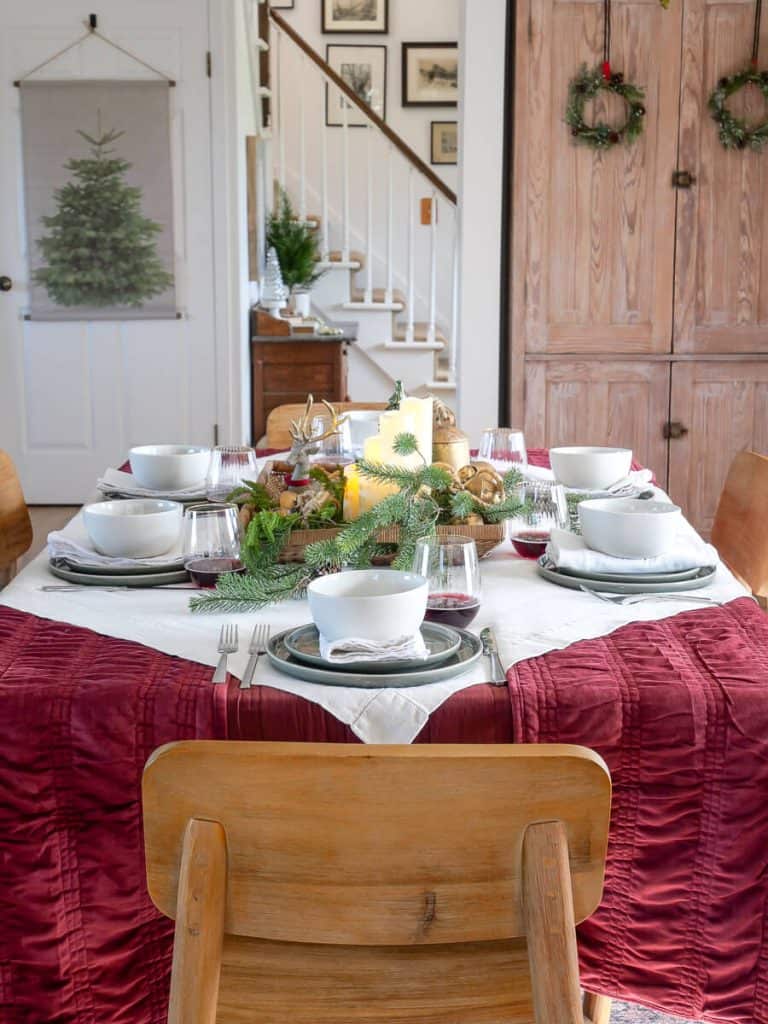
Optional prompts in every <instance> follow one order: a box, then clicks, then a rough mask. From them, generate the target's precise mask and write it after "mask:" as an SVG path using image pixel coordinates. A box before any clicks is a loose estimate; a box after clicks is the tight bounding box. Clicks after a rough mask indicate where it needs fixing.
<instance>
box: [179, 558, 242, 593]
mask: <svg viewBox="0 0 768 1024" xmlns="http://www.w3.org/2000/svg"><path fill="white" fill-rule="evenodd" d="M185 569H186V570H187V572H188V573H189V575H190V576H191V577H192V579H193V580H194V581H195V583H196V584H197V585H198V587H205V588H210V587H215V586H216V584H217V582H218V579H219V576H224V575H225V574H226V573H230V572H234V573H243V572H245V566H244V565H243V563H242V562H241V561H240V559H239V558H193V559H192V560H190V561H189V562H187V564H186V566H185Z"/></svg>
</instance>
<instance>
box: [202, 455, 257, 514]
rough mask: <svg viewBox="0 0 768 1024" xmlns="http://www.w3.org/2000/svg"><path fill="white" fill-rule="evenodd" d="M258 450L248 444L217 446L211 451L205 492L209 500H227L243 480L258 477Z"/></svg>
mask: <svg viewBox="0 0 768 1024" xmlns="http://www.w3.org/2000/svg"><path fill="white" fill-rule="evenodd" d="M257 470H258V462H257V459H256V452H255V451H254V450H253V448H249V447H248V446H247V445H230V446H221V445H219V446H217V447H216V448H214V449H213V450H212V451H211V461H210V464H209V466H208V477H207V479H206V481H205V494H206V497H207V498H208V499H209V501H226V499H227V497H228V496H229V495H230V494H231V493H232V491H234V489H235V488H236V487H240V485H241V484H242V482H243V480H253V479H255V478H256V474H257Z"/></svg>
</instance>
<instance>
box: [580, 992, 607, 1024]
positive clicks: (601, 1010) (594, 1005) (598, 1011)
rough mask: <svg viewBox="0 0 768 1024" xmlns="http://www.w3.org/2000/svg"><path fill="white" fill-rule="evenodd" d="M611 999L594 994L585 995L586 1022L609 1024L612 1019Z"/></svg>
mask: <svg viewBox="0 0 768 1024" xmlns="http://www.w3.org/2000/svg"><path fill="white" fill-rule="evenodd" d="M611 1003H612V1000H611V997H610V996H597V995H595V994H594V993H593V992H585V993H584V1020H585V1024H586V1021H587V1020H590V1021H591V1022H592V1024H609V1021H610V1019H611Z"/></svg>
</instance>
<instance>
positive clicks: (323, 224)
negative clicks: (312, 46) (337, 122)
mask: <svg viewBox="0 0 768 1024" xmlns="http://www.w3.org/2000/svg"><path fill="white" fill-rule="evenodd" d="M323 88H324V89H325V93H326V97H327V100H326V102H327V103H328V105H330V88H331V87H330V85H328V84H327V83H324V84H323ZM326 102H323V101H321V103H320V193H321V197H320V201H321V209H320V259H321V260H323V261H325V262H327V261H328V260H329V259H330V248H331V243H330V229H329V227H328V126H327V125H326V123H325V121H326Z"/></svg>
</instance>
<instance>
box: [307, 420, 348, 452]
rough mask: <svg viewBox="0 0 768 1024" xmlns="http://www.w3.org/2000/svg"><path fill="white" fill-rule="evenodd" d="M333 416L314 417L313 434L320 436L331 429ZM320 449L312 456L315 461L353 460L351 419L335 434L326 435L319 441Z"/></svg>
mask: <svg viewBox="0 0 768 1024" xmlns="http://www.w3.org/2000/svg"><path fill="white" fill-rule="evenodd" d="M330 426H331V418H330V416H329V415H327V414H326V415H324V416H322V415H321V416H313V417H312V436H313V437H319V436H320V434H324V433H325V431H326V430H329V429H330ZM318 445H319V451H318V452H317V453H316V454H315V455H313V456H312V461H313V462H338V463H340V464H343V463H348V462H353V461H354V456H353V455H352V438H351V435H350V430H349V421H345V422H344V423H342V424H341V425H340V426H339V428H338V431H337V432H336V433H335V434H331V435H330V436H329V437H324V438H323V440H322V441H319V442H318Z"/></svg>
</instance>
